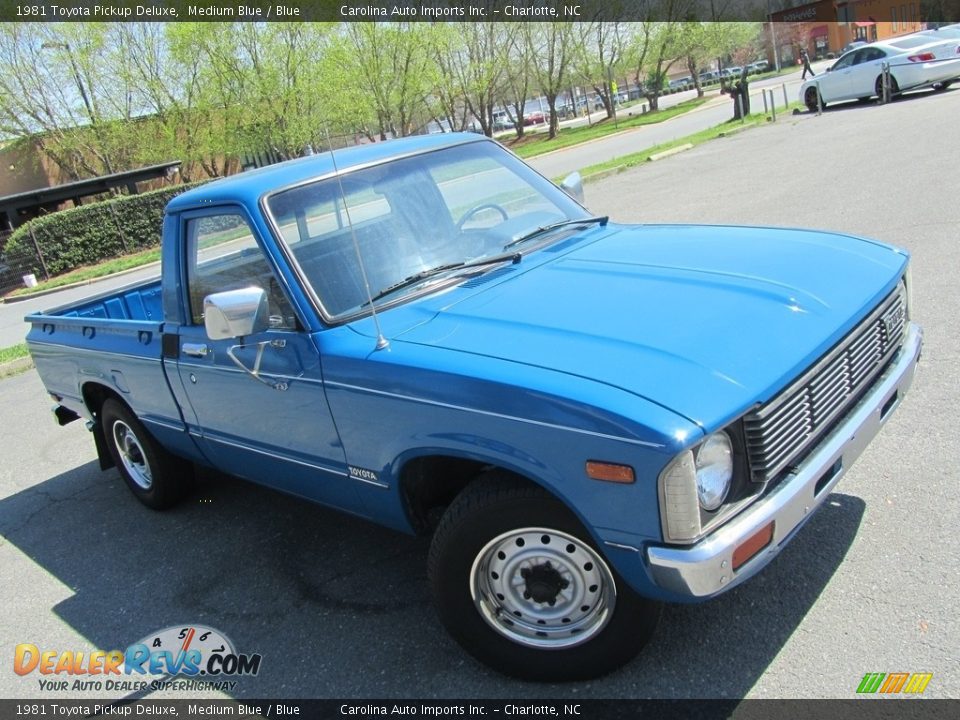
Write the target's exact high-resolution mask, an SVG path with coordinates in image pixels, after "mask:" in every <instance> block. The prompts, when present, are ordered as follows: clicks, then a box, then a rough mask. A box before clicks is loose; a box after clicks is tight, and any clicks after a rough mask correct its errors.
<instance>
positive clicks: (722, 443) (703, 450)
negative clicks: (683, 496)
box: [694, 432, 733, 512]
mask: <svg viewBox="0 0 960 720" xmlns="http://www.w3.org/2000/svg"><path fill="white" fill-rule="evenodd" d="M694 467H695V469H696V473H697V499H698V500H699V501H700V507H702V508H703V509H704V510H707V511H708V512H713V511H714V510H716V509H717V508H719V507H720V506H721V505H722V504H723V501H724V500H725V499H726V497H727V493H728V492H729V491H730V481H731V480H732V479H733V444H732V443H731V442H730V436H729V435H727V434H726V433H725V432H716V433H713V435H710V436H709V437H708V438H707V439H706V440H704V441H703V442H702V443H700V446H699V447H698V448H697V449H696V451H695V452H694Z"/></svg>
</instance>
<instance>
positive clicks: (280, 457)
mask: <svg viewBox="0 0 960 720" xmlns="http://www.w3.org/2000/svg"><path fill="white" fill-rule="evenodd" d="M190 434H191V435H193V437H195V438H199V439H201V440H206V441H207V442H213V443H220V444H221V445H227V446H229V447H233V448H237V449H239V450H248V451H249V452H254V453H257V454H258V455H264V456H266V457H271V458H274V459H276V460H283V461H284V462H289V463H293V464H295V465H303V466H304V467H308V468H312V469H313V470H321V471H322V472H325V473H328V474H330V475H340V476H342V477H349V475H347V473H346V472H344V471H343V470H335V469H333V468H328V467H324V466H323V465H317V464H316V463H311V462H307V461H306V460H298V459H297V458H293V457H290V456H289V455H280V454H278V453H273V452H270V451H269V450H262V449H260V448H256V447H253V446H252V445H243V444H241V443H235V442H230V441H229V440H224V439H223V438H218V437H210V436H209V435H203V434H201V433H197V432H194V431H192V430H191V431H190Z"/></svg>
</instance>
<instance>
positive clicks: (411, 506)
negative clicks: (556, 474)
mask: <svg viewBox="0 0 960 720" xmlns="http://www.w3.org/2000/svg"><path fill="white" fill-rule="evenodd" d="M492 470H499V471H500V472H501V473H509V474H510V475H512V476H514V477H516V478H517V479H518V480H519V481H521V482H526V483H530V484H531V485H536V483H534V482H533V481H532V480H530V479H529V478H526V477H523V476H522V475H518V474H517V473H514V472H511V471H509V470H504V469H503V468H500V467H498V466H496V465H491V464H489V463H483V462H478V461H476V460H467V459H465V458H459V457H452V456H448V455H429V456H424V457H418V458H414V459H413V460H411V461H410V462H408V463H407V464H406V465H404V467H403V470H402V471H401V473H400V491H401V494H402V497H403V501H404V504H405V505H406V508H407V513H408V516H409V518H410V522H411V524H412V525H413V528H414V530H416V532H417V533H418V534H426V533H430V532H432V531H433V530H434V529H435V528H436V526H437V524H438V523H439V522H440V517H441V516H442V515H443V512H444V510H445V509H446V508H447V506H448V505H449V504H450V503H451V502H453V499H454V498H455V497H457V495H459V494H460V493H461V492H463V490H464V489H465V488H466V487H467V486H468V485H470V484H471V483H472V482H474V481H475V480H477V479H478V478H479V477H480V476H481V475H483V474H485V473H488V472H490V471H492Z"/></svg>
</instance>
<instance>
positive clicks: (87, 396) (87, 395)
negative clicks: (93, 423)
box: [81, 382, 129, 420]
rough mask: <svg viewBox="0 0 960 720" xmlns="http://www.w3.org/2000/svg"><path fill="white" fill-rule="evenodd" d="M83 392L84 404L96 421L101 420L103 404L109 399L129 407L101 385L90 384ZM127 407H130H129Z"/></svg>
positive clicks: (85, 386)
mask: <svg viewBox="0 0 960 720" xmlns="http://www.w3.org/2000/svg"><path fill="white" fill-rule="evenodd" d="M81 392H82V394H83V404H84V405H86V406H87V410H89V411H90V414H91V415H93V418H94V420H99V419H100V410H101V409H102V408H103V403H105V402H106V401H107V398H113V399H114V400H116V401H117V402H121V403H123V404H124V405H127V403H125V402H123V398H121V397H120V396H119V395H118V394H117V393H116V392H114V391H113V390H111V389H110V388H108V387H106V386H105V385H101V384H100V383H95V382H88V383H87V384H86V385H84V386H83V389H82V390H81ZM127 407H129V405H128V406H127Z"/></svg>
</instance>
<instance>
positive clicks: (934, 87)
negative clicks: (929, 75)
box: [933, 80, 953, 92]
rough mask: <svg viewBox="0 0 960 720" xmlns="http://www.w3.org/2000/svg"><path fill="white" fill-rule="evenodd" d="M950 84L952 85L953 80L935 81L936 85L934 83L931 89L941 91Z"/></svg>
mask: <svg viewBox="0 0 960 720" xmlns="http://www.w3.org/2000/svg"><path fill="white" fill-rule="evenodd" d="M951 85H953V80H947V81H945V82H941V83H937V84H936V85H934V86H933V90H934V92H943V91H944V90H946V89H947V88H948V87H950V86H951Z"/></svg>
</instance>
